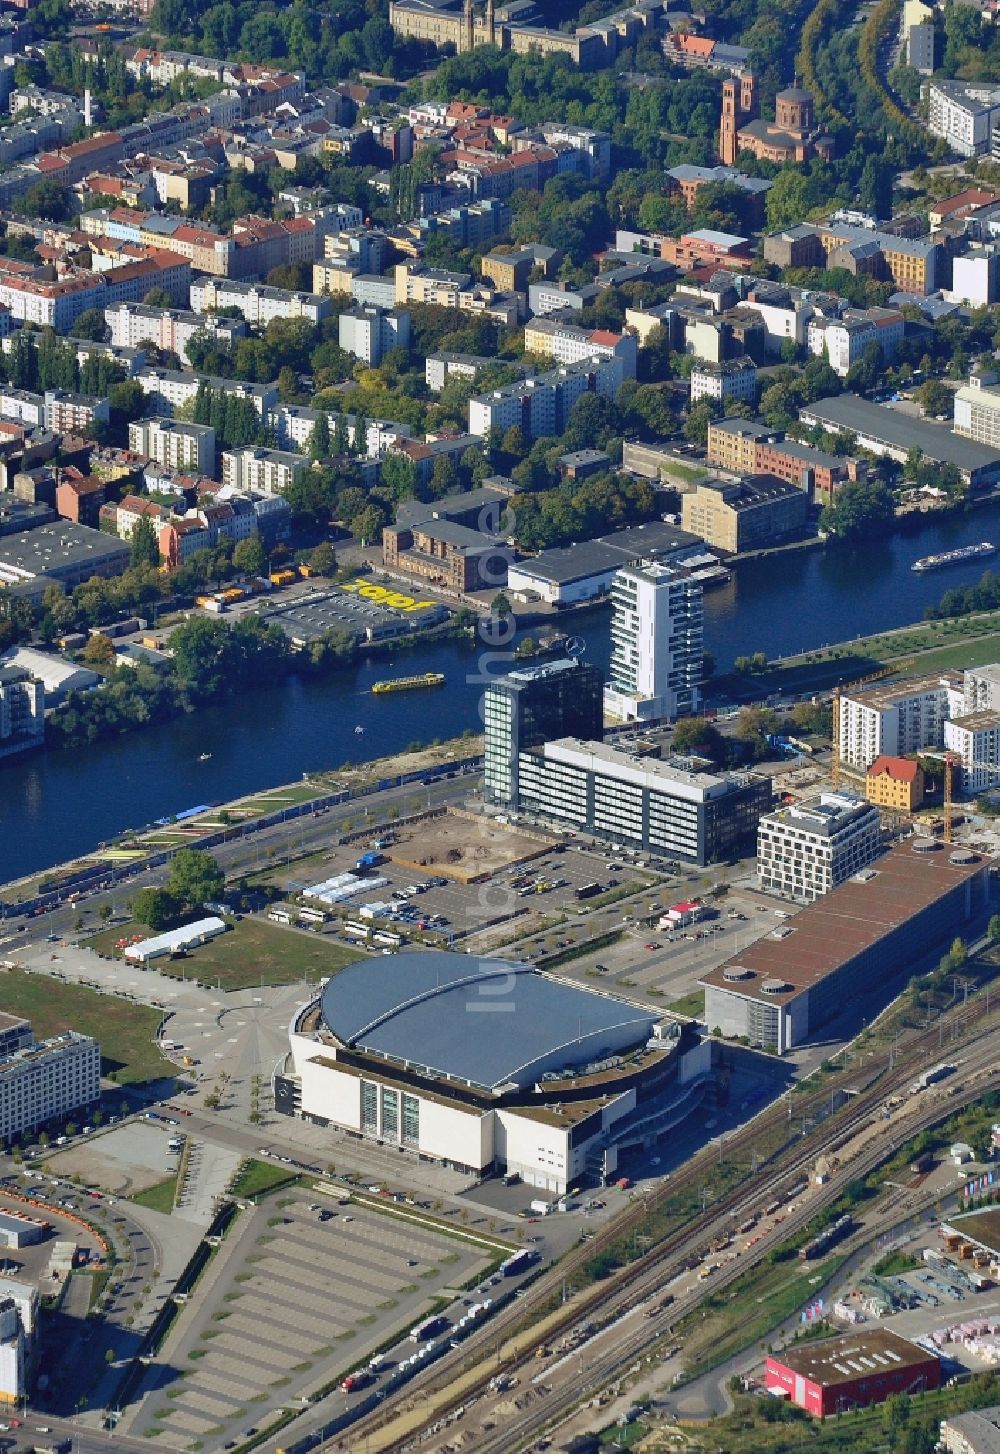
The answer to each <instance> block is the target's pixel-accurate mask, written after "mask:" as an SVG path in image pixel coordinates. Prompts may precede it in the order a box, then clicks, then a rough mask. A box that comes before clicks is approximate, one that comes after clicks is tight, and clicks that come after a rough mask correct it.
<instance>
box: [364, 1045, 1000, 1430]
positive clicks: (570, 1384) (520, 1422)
mask: <svg viewBox="0 0 1000 1454" xmlns="http://www.w3.org/2000/svg"><path fill="white" fill-rule="evenodd" d="M987 1057H988V1061H987ZM982 1058H983V1060H984V1062H986V1063H988V1067H989V1076H988V1079H987V1080H985V1081H984V1080H983V1079H982V1078H977V1079H976V1083H975V1084H974V1085H970V1086H968V1087H967V1088H966V1090H965V1091H964V1093H963V1094H962V1095H961V1096H959V1097H956V1098H955V1099H954V1100H952V1101H950V1102H948V1103H945V1102H942V1101H938V1102H936V1103H935V1104H934V1105H933V1106H931V1107H929V1108H928V1109H927V1110H926V1111H924V1112H923V1113H922V1114H921V1115H919V1116H917V1117H914V1118H911V1120H910V1121H909V1122H908V1124H907V1125H906V1127H905V1139H907V1140H909V1139H910V1137H911V1136H913V1135H916V1134H917V1133H918V1132H920V1131H922V1130H927V1129H929V1128H930V1127H931V1126H933V1125H935V1124H936V1123H937V1122H939V1121H941V1120H943V1119H945V1118H946V1117H947V1116H948V1115H950V1114H951V1113H952V1112H953V1111H954V1110H956V1109H959V1108H960V1107H962V1106H964V1105H968V1104H969V1103H970V1102H971V1101H974V1100H976V1099H978V1097H979V1096H980V1095H981V1094H982V1092H983V1090H984V1089H988V1088H994V1087H995V1086H996V1085H997V1084H1000V1070H998V1069H995V1068H994V1057H993V1050H992V1047H989V1046H984V1047H983V1051H982ZM883 1148H884V1143H881V1142H879V1141H877V1142H876V1144H875V1145H874V1146H872V1147H871V1148H869V1149H867V1150H866V1151H864V1152H863V1153H862V1154H861V1155H860V1156H859V1157H858V1158H856V1159H855V1160H853V1161H852V1162H851V1165H850V1167H849V1168H847V1169H845V1171H844V1172H843V1173H842V1174H841V1175H840V1176H839V1177H836V1178H834V1179H832V1181H831V1182H830V1184H829V1186H828V1188H826V1191H827V1192H828V1193H829V1194H828V1195H826V1196H824V1198H823V1200H824V1201H827V1202H829V1201H830V1200H833V1199H835V1198H836V1196H837V1195H839V1194H840V1192H841V1191H842V1190H843V1187H844V1185H845V1184H846V1183H847V1181H848V1180H851V1179H854V1178H857V1177H863V1176H867V1175H868V1174H869V1173H870V1172H871V1171H873V1170H875V1168H876V1167H877V1166H878V1165H879V1164H880V1163H881V1162H882V1161H884V1160H885V1158H886V1151H885V1150H884V1149H883ZM910 1195H912V1193H911V1191H910V1190H909V1189H908V1188H899V1189H898V1190H896V1191H895V1192H894V1193H893V1194H892V1195H891V1196H890V1197H889V1199H888V1201H887V1202H886V1203H883V1208H882V1209H883V1211H888V1210H891V1208H892V1207H893V1206H896V1205H898V1204H901V1203H902V1202H904V1201H905V1200H906V1198H907V1197H909V1196H910ZM818 1209H819V1204H818V1202H817V1200H816V1199H815V1198H812V1199H810V1200H809V1201H807V1202H806V1203H805V1205H803V1206H801V1207H799V1208H796V1210H795V1212H794V1213H793V1214H792V1215H791V1216H789V1218H788V1219H787V1222H786V1223H785V1224H782V1227H781V1232H780V1238H779V1240H780V1241H782V1242H784V1241H787V1240H788V1238H789V1237H793V1236H795V1235H796V1233H798V1232H801V1231H802V1230H803V1228H804V1227H805V1226H806V1225H807V1224H808V1223H809V1222H810V1221H811V1219H812V1218H813V1217H814V1216H815V1215H816V1212H817V1210H818ZM871 1238H872V1232H871V1229H870V1228H862V1229H861V1230H859V1231H858V1232H856V1233H854V1234H853V1235H852V1236H850V1237H848V1238H845V1239H844V1241H843V1242H842V1243H840V1244H839V1250H843V1251H845V1252H852V1251H856V1250H857V1249H858V1248H859V1247H862V1246H864V1245H865V1244H866V1243H868V1242H870V1241H871ZM768 1251H770V1246H767V1247H762V1248H761V1250H760V1252H759V1253H757V1254H755V1255H753V1256H750V1257H746V1258H743V1257H741V1258H739V1259H734V1260H733V1261H732V1262H731V1263H729V1264H728V1265H727V1266H726V1267H725V1268H722V1269H720V1271H719V1272H718V1273H717V1274H716V1275H715V1276H714V1277H713V1279H712V1291H713V1292H717V1291H718V1290H719V1289H720V1288H724V1287H728V1286H729V1285H730V1284H732V1283H733V1282H735V1281H736V1280H737V1279H738V1278H740V1277H742V1276H743V1274H744V1273H745V1272H746V1271H747V1270H748V1268H750V1267H752V1266H754V1264H755V1263H756V1262H758V1261H759V1260H760V1259H761V1258H762V1257H763V1256H765V1255H766V1254H767V1252H768ZM656 1290H657V1289H656V1286H655V1284H654V1285H653V1286H649V1285H648V1283H644V1284H643V1285H640V1286H639V1287H635V1286H633V1288H632V1289H631V1292H632V1295H633V1297H634V1296H635V1295H637V1294H638V1295H640V1296H642V1295H643V1293H644V1292H645V1294H646V1296H650V1297H651V1296H653V1295H655V1292H656ZM702 1298H703V1293H702V1292H701V1291H698V1290H693V1291H692V1292H690V1293H689V1294H687V1295H686V1296H683V1297H681V1298H679V1299H678V1300H677V1301H676V1303H674V1304H673V1305H672V1306H671V1308H670V1312H669V1318H670V1323H671V1325H675V1324H676V1323H677V1322H679V1321H681V1320H682V1319H683V1318H684V1317H686V1316H687V1315H688V1314H689V1313H691V1312H693V1311H694V1310H695V1309H696V1308H697V1307H698V1305H699V1304H700V1302H701V1301H702ZM639 1311H641V1305H640V1308H639V1309H636V1312H637V1313H638V1312H639ZM668 1334H669V1329H668V1330H667V1335H668ZM665 1336H666V1335H665V1333H664V1330H663V1328H662V1327H652V1328H651V1327H650V1326H649V1323H648V1321H647V1319H646V1318H645V1317H639V1321H638V1323H637V1326H636V1327H635V1329H634V1330H632V1329H630V1330H629V1331H628V1332H627V1333H626V1335H625V1336H624V1337H622V1338H619V1339H618V1340H616V1341H615V1343H614V1345H613V1347H611V1348H609V1349H608V1350H607V1352H605V1353H604V1354H603V1355H601V1354H599V1355H598V1356H597V1357H595V1358H591V1359H589V1360H587V1361H586V1364H585V1366H584V1362H583V1359H582V1358H581V1359H580V1361H579V1366H578V1369H577V1371H575V1372H572V1373H570V1374H569V1375H568V1376H566V1377H564V1378H563V1379H561V1380H560V1381H559V1386H558V1390H557V1391H556V1390H553V1391H552V1392H551V1393H549V1394H547V1395H546V1396H545V1397H544V1399H543V1400H542V1401H541V1402H539V1403H536V1404H535V1405H534V1406H533V1407H532V1408H531V1410H530V1411H526V1412H525V1414H524V1416H523V1417H520V1418H517V1419H514V1420H510V1419H505V1420H504V1421H503V1429H502V1430H501V1431H497V1432H496V1433H493V1432H492V1431H486V1432H483V1433H481V1434H478V1435H477V1436H476V1443H475V1448H476V1454H512V1451H515V1450H517V1449H519V1448H521V1447H522V1445H523V1444H524V1442H525V1441H526V1440H528V1439H536V1438H538V1436H539V1435H540V1434H541V1433H543V1432H545V1431H547V1430H550V1429H551V1427H552V1424H553V1422H554V1421H555V1420H557V1419H558V1418H559V1417H560V1416H562V1415H565V1414H568V1413H570V1412H572V1411H573V1410H574V1409H576V1408H577V1406H578V1405H579V1404H580V1403H581V1402H582V1401H583V1400H584V1399H585V1398H586V1397H587V1396H588V1395H593V1393H594V1392H595V1390H598V1389H601V1388H603V1387H605V1386H606V1385H607V1384H608V1383H610V1382H612V1381H613V1380H615V1379H616V1378H621V1377H622V1376H623V1374H626V1373H627V1372H628V1371H629V1369H630V1367H632V1366H633V1365H634V1364H635V1362H636V1360H637V1359H639V1360H641V1359H643V1358H645V1357H647V1356H648V1355H649V1353H650V1351H651V1350H652V1349H654V1348H655V1346H656V1344H657V1343H659V1342H660V1341H662V1340H663V1338H664V1337H665ZM528 1366H529V1367H530V1365H528ZM529 1386H530V1385H529ZM548 1386H549V1387H550V1388H551V1385H548ZM456 1433H457V1430H456ZM438 1437H443V1438H444V1439H445V1441H446V1442H445V1443H444V1444H438V1445H436V1446H434V1447H435V1448H436V1449H437V1450H441V1451H443V1450H444V1449H445V1448H447V1447H448V1438H449V1436H448V1434H447V1433H446V1434H444V1435H443V1436H438ZM451 1437H454V1435H452V1436H451ZM426 1446H427V1439H426V1438H423V1439H420V1438H418V1439H416V1440H410V1441H408V1442H404V1443H400V1444H398V1445H390V1446H386V1447H387V1449H393V1450H395V1449H399V1450H400V1451H403V1450H407V1451H412V1450H416V1449H419V1448H421V1447H426Z"/></svg>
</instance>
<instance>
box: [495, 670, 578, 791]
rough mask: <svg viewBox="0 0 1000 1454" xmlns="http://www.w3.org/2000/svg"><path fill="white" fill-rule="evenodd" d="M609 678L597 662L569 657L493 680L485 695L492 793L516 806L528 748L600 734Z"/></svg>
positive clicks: (509, 673)
mask: <svg viewBox="0 0 1000 1454" xmlns="http://www.w3.org/2000/svg"><path fill="white" fill-rule="evenodd" d="M603 686H604V683H603V680H602V678H601V673H600V672H599V671H598V669H597V667H595V666H590V665H589V664H588V663H586V662H581V661H573V660H571V659H569V658H564V659H563V660H560V661H551V662H546V663H545V664H544V665H542V666H530V667H523V668H520V669H519V670H517V671H512V672H508V674H507V675H506V676H505V677H500V678H499V679H498V680H497V681H494V682H490V684H489V686H488V687H487V688H486V692H485V697H484V707H483V710H484V716H485V726H486V798H487V800H488V801H489V802H493V803H500V804H503V805H504V806H505V807H511V808H515V807H516V806H517V802H518V793H519V786H518V775H519V769H520V761H521V757H522V754H524V753H526V752H527V751H528V750H529V748H537V747H541V746H542V745H543V744H544V743H546V742H549V741H551V740H553V739H554V738H556V737H566V736H574V737H582V738H586V739H587V740H596V741H600V739H601V738H602V737H603V735H604V714H603V709H602V705H601V697H602V692H603Z"/></svg>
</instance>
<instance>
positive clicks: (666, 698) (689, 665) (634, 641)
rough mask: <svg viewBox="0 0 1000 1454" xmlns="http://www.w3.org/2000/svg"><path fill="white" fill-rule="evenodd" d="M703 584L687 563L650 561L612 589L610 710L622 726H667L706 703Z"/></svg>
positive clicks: (620, 578) (620, 574) (607, 700)
mask: <svg viewBox="0 0 1000 1454" xmlns="http://www.w3.org/2000/svg"><path fill="white" fill-rule="evenodd" d="M702 630H703V617H702V586H701V582H700V581H699V580H697V579H695V578H693V575H692V573H691V572H690V571H688V570H685V569H684V567H683V566H671V565H664V564H660V563H644V564H642V565H638V566H629V567H627V568H626V569H625V570H622V571H619V572H618V574H617V575H616V576H615V578H614V581H613V582H612V586H611V666H610V670H609V680H608V685H607V686H606V687H605V688H604V708H605V711H606V712H607V713H608V714H609V715H610V716H612V717H615V718H617V719H618V720H619V721H624V722H632V721H661V720H663V719H667V720H669V721H673V720H674V719H675V718H677V717H679V716H684V715H690V714H691V713H693V712H697V711H698V709H699V707H700V705H701V683H702V679H703V676H704V655H703V639H702Z"/></svg>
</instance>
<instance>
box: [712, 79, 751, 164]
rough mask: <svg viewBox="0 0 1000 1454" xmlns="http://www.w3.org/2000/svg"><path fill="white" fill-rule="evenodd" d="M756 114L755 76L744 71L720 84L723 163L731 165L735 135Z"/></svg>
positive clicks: (733, 156)
mask: <svg viewBox="0 0 1000 1454" xmlns="http://www.w3.org/2000/svg"><path fill="white" fill-rule="evenodd" d="M756 115H757V77H756V76H755V75H754V74H753V72H752V71H744V72H743V73H742V75H741V76H740V78H739V80H738V81H724V82H723V84H722V121H721V124H720V126H719V156H720V157H721V158H722V161H723V165H724V166H727V167H731V166H733V164H734V163H735V161H736V154H737V152H738V151H739V143H738V141H737V135H738V133H739V130H740V127H741V126H745V125H746V123H747V122H748V121H752V120H753V119H754V117H755V116H756Z"/></svg>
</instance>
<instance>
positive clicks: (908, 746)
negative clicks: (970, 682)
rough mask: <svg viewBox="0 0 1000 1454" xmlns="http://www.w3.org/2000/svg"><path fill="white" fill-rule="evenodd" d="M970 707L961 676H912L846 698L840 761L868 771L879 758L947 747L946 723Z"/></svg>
mask: <svg viewBox="0 0 1000 1454" xmlns="http://www.w3.org/2000/svg"><path fill="white" fill-rule="evenodd" d="M963 706H964V693H963V688H962V678H961V677H960V675H959V673H958V672H954V671H946V672H942V673H941V674H940V675H934V676H926V677H910V678H909V679H908V680H905V681H900V682H889V683H887V684H886V685H885V686H876V687H872V688H871V689H870V690H868V691H864V692H859V693H858V694H857V696H847V695H844V696H842V697H841V699H840V730H839V734H838V737H839V745H840V761H841V764H842V765H843V766H844V767H846V768H854V769H855V770H856V771H858V772H867V771H868V769H869V768H870V767H871V765H872V763H873V762H874V761H875V759H876V757H881V756H882V755H883V754H884V755H885V756H887V757H905V756H906V755H907V753H910V752H919V751H921V750H922V749H923V748H925V747H928V748H939V747H942V746H943V745H944V724H945V722H946V721H947V720H948V719H949V717H955V716H958V715H959V714H960V713H961V712H962V710H963Z"/></svg>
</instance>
